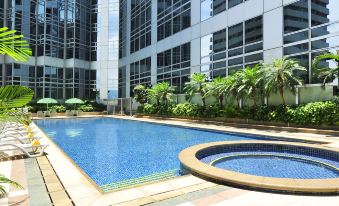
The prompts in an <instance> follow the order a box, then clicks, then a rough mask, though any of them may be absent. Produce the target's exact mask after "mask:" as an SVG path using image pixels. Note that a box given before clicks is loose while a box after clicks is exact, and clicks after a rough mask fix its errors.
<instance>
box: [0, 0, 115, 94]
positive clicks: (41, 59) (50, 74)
mask: <svg viewBox="0 0 339 206" xmlns="http://www.w3.org/2000/svg"><path fill="white" fill-rule="evenodd" d="M4 26H6V27H8V28H9V29H15V30H17V32H19V33H22V34H23V35H24V36H25V38H26V39H27V41H28V42H29V44H30V47H31V48H32V51H33V55H32V57H31V58H30V60H29V61H28V62H25V63H22V62H15V61H13V60H12V59H11V58H9V57H7V56H5V57H4V56H1V57H0V65H2V68H1V69H0V84H1V85H24V86H28V87H30V88H32V89H33V90H34V91H35V98H43V97H52V98H56V99H68V98H71V97H78V98H88V99H93V98H94V99H95V98H96V95H97V93H98V91H99V92H100V98H101V99H105V98H108V97H115V96H117V93H118V92H117V87H118V79H117V76H118V49H119V47H118V45H119V44H118V42H119V40H118V26H119V1H118V0H105V1H101V0H53V1H52V0H14V1H12V0H4V1H1V2H0V27H4Z"/></svg>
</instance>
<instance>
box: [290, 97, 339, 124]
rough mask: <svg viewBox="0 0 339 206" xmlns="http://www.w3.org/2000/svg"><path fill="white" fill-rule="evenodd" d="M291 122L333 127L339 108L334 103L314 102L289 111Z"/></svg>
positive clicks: (337, 117) (338, 114) (338, 116)
mask: <svg viewBox="0 0 339 206" xmlns="http://www.w3.org/2000/svg"><path fill="white" fill-rule="evenodd" d="M289 116H290V117H291V122H292V123H295V124H300V125H321V124H324V123H325V124H330V125H333V124H334V123H335V122H337V121H339V106H338V105H337V104H336V103H335V102H331V101H327V102H314V103H309V104H306V105H303V106H299V107H297V108H296V109H295V111H294V112H291V111H290V114H289Z"/></svg>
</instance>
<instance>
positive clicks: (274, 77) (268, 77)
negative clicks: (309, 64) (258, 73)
mask: <svg viewBox="0 0 339 206" xmlns="http://www.w3.org/2000/svg"><path fill="white" fill-rule="evenodd" d="M298 71H301V72H306V71H307V69H306V68H305V67H303V66H301V65H300V64H299V62H297V61H295V60H292V59H287V58H286V57H283V58H281V59H273V63H272V64H263V72H264V76H263V78H264V79H263V80H264V82H265V87H264V88H265V91H266V93H267V94H270V93H271V92H275V93H276V92H279V94H280V98H281V103H282V104H283V105H286V102H285V96H284V91H285V89H289V90H291V91H292V92H293V91H294V90H295V86H296V85H302V84H303V80H302V79H300V78H299V77H297V76H296V75H294V72H298Z"/></svg>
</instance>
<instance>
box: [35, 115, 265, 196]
mask: <svg viewBox="0 0 339 206" xmlns="http://www.w3.org/2000/svg"><path fill="white" fill-rule="evenodd" d="M36 123H37V125H38V126H39V127H40V128H41V129H42V130H43V131H44V132H45V133H46V134H47V135H48V136H49V137H50V138H51V139H52V140H53V141H54V142H55V143H56V144H57V145H58V146H59V147H60V148H61V149H62V150H63V151H64V152H65V153H66V154H67V155H68V156H69V157H70V158H72V159H73V160H74V162H75V163H76V164H77V165H78V166H79V167H80V168H81V169H82V170H83V171H84V172H85V173H86V174H87V175H88V176H89V177H90V178H91V179H92V180H93V181H94V182H95V183H96V184H97V185H99V186H103V187H105V186H106V185H107V184H111V187H110V188H113V189H114V188H119V187H123V186H126V184H129V183H126V181H127V182H128V180H131V179H138V180H140V179H142V181H147V180H152V179H154V178H158V177H161V176H162V175H163V174H166V175H168V174H169V173H173V174H177V171H178V170H179V168H180V163H179V160H178V154H179V152H180V151H181V150H183V149H185V148H187V147H190V146H193V145H196V144H201V143H206V142H215V141H231V140H232V141H234V140H263V139H264V140H268V138H263V137H256V136H245V135H233V134H224V133H217V132H210V131H203V130H195V129H189V128H181V127H173V126H166V125H160V124H151V123H145V122H140V121H130V120H122V119H113V118H70V119H45V120H37V121H36ZM144 177H146V178H144ZM130 182H133V181H130ZM112 183H113V184H112ZM114 183H116V184H114ZM105 189H106V190H109V189H107V188H105Z"/></svg>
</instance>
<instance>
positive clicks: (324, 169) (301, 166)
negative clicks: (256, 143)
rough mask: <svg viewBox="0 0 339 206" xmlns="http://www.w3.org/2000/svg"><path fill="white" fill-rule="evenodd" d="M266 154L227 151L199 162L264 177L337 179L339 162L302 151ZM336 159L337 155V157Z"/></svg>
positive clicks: (269, 152) (267, 152) (325, 156)
mask: <svg viewBox="0 0 339 206" xmlns="http://www.w3.org/2000/svg"><path fill="white" fill-rule="evenodd" d="M295 151H297V150H294V151H292V150H289V148H285V149H284V150H281V151H279V150H277V151H267V150H259V151H258V150H256V149H255V148H253V151H246V150H244V151H242V152H241V151H230V152H225V153H218V154H214V155H209V156H207V157H204V158H202V159H201V161H203V162H205V163H207V164H210V165H212V166H214V167H218V168H221V169H226V170H231V171H235V172H239V173H244V174H250V175H255V176H263V177H274V178H293V179H328V178H339V161H338V159H336V158H330V157H329V155H322V154H321V153H317V152H315V154H314V155H309V154H303V151H304V149H302V148H300V150H299V151H300V152H295ZM336 156H337V155H336Z"/></svg>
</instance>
